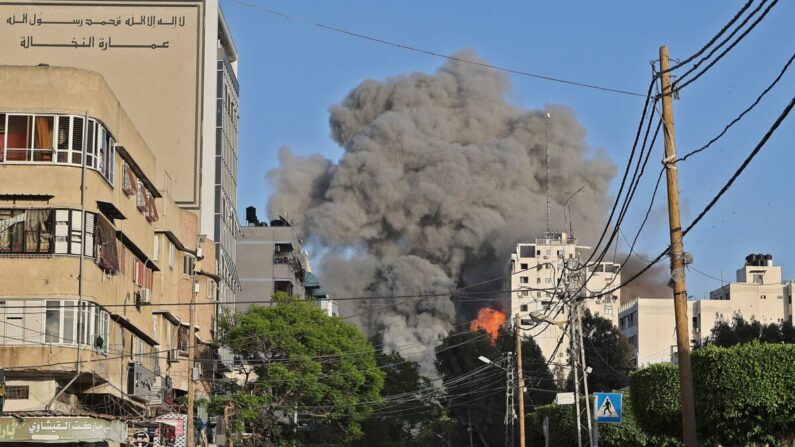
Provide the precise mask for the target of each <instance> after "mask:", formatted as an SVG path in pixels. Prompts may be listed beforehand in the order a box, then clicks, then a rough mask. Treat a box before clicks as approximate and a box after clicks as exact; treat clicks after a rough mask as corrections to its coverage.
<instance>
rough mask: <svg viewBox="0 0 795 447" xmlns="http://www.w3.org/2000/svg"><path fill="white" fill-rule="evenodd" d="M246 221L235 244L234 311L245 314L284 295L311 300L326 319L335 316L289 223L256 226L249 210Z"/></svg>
mask: <svg viewBox="0 0 795 447" xmlns="http://www.w3.org/2000/svg"><path fill="white" fill-rule="evenodd" d="M246 221H247V222H248V225H246V226H244V227H243V236H242V237H241V238H239V239H238V241H237V265H238V268H239V269H240V282H241V284H242V291H241V292H240V294H239V295H238V297H239V300H238V303H237V306H236V307H237V310H238V311H245V310H246V309H248V308H249V307H250V306H251V305H252V304H256V303H257V302H262V303H263V304H266V303H267V301H269V300H270V299H271V297H272V296H273V294H274V293H276V292H284V293H287V294H290V295H293V296H299V297H305V298H311V299H314V300H316V302H317V304H318V306H320V307H321V309H323V310H324V311H325V312H326V314H327V315H330V316H337V315H339V307H338V306H337V303H336V302H334V300H333V299H332V298H331V297H330V296H329V295H328V293H327V292H326V290H325V289H323V287H321V285H320V281H319V280H318V278H317V276H316V275H315V274H314V273H312V267H311V265H310V263H309V257H308V255H307V253H306V251H304V249H303V240H302V239H301V238H300V237H299V236H298V233H296V231H295V228H294V227H293V226H291V225H290V222H289V221H287V220H286V219H284V218H279V219H274V220H272V221H270V224H268V223H266V222H260V221H259V219H258V218H257V211H256V209H255V208H254V207H252V206H250V207H248V208H247V209H246Z"/></svg>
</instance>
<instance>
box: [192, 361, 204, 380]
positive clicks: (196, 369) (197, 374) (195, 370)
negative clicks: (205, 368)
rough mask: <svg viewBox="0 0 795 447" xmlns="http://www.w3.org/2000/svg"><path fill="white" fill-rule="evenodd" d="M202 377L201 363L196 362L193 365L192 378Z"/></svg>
mask: <svg viewBox="0 0 795 447" xmlns="http://www.w3.org/2000/svg"><path fill="white" fill-rule="evenodd" d="M201 377H202V364H201V363H196V364H195V366H194V367H193V380H199V379H201Z"/></svg>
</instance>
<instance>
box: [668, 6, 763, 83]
mask: <svg viewBox="0 0 795 447" xmlns="http://www.w3.org/2000/svg"><path fill="white" fill-rule="evenodd" d="M765 1H766V0H762V3H760V4H759V6H758V7H757V8H756V9H754V10H753V11H752V12H751V14H750V15H749V16H748V17H746V18H745V20H744V21H743V22H742V23H741V24H740V25H739V26H738V27H737V29H735V30H734V32H732V33H731V34H730V35H729V36H728V37H727V38H726V39H725V40H724V41H723V42H722V43H721V44H720V45H718V46H717V47H715V48H714V49H713V50H712V51H711V52H710V53H709V54H708V55H707V56H705V57H704V58H703V59H702V60H700V61H699V62H698V63H696V64H695V65H694V66H693V67H692V68H691V69H690V70H688V71H687V72H685V74H683V75H682V76H681V77H680V78H679V80H677V81H676V82H674V85H673V89H672V90H671V93H670V94H671V95H673V94H675V93H677V92H679V91H680V90H682V89H684V88H685V87H687V86H688V85H690V84H692V83H693V82H695V81H696V80H698V78H700V77H701V76H702V75H704V74H705V73H706V72H708V71H709V70H710V69H711V68H712V67H713V66H714V65H715V64H716V63H718V62H719V61H720V60H721V59H722V58H723V56H725V55H726V54H728V53H729V51H731V50H732V49H733V48H734V47H735V46H736V45H737V44H739V43H740V42H742V40H743V39H745V36H747V35H748V33H750V32H751V31H753V30H754V28H756V25H758V24H759V22H761V21H762V19H764V18H765V16H767V13H768V12H770V10H771V9H773V7H774V6H776V4H777V3H778V0H773V1H772V2H771V3H770V5H769V6H768V7H767V9H765V10H764V12H762V15H760V16H759V17H758V18H757V19H756V20H755V21H754V22H753V23H752V24H751V26H750V27H749V28H748V29H746V30H745V31H744V32H743V33H742V34H740V36H739V37H738V38H737V40H735V41H734V42H732V43H731V44H730V45H729V46H728V47H727V48H726V49H725V50H723V51H722V52H721V53H720V54H718V56H717V57H715V59H714V60H712V62H710V63H709V64H707V66H706V67H704V68H703V69H702V70H701V71H700V72H698V73H696V74H695V75H694V76H693V77H692V78H691V79H688V80H687V81H684V79H685V77H686V76H687V75H689V74H690V73H692V72H693V71H694V70H695V69H697V68H698V66H699V65H700V64H701V63H702V62H704V61H706V60H707V59H709V58H710V57H712V55H713V54H714V53H715V51H717V50H718V49H720V47H721V46H722V45H723V44H724V43H726V42H727V41H728V40H729V39H731V37H732V36H733V35H734V34H735V33H736V32H737V31H739V30H740V29H741V28H742V27H743V26H744V25H745V23H746V22H748V20H750V19H751V17H753V16H754V14H756V12H757V11H759V9H760V8H761V7H762V6H764V4H765ZM682 81H684V83H683V84H682ZM680 84H681V85H680Z"/></svg>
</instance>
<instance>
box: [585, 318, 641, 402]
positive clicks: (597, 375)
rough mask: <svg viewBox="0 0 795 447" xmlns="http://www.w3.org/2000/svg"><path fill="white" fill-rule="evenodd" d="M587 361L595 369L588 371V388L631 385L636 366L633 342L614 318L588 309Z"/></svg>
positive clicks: (613, 387)
mask: <svg viewBox="0 0 795 447" xmlns="http://www.w3.org/2000/svg"><path fill="white" fill-rule="evenodd" d="M582 333H583V345H584V346H585V362H586V364H587V365H588V366H590V367H591V368H592V369H593V371H591V373H590V374H588V391H590V392H598V391H612V390H619V389H621V388H624V387H626V386H627V385H629V373H630V372H631V371H632V370H633V369H634V368H635V361H634V353H633V350H632V345H630V343H629V340H628V339H627V337H625V336H624V335H623V334H622V333H621V331H620V330H618V328H616V327H615V326H613V323H612V322H611V321H610V320H607V319H605V318H602V317H600V316H598V315H592V314H591V312H590V311H589V310H587V309H586V310H585V314H584V315H583V318H582Z"/></svg>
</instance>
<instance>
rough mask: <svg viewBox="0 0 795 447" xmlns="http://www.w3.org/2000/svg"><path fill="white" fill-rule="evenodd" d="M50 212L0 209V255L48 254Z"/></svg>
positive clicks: (50, 229) (50, 236)
mask: <svg viewBox="0 0 795 447" xmlns="http://www.w3.org/2000/svg"><path fill="white" fill-rule="evenodd" d="M52 232H53V222H52V210H47V209H36V210H33V209H0V253H20V254H21V253H50V252H51V249H52Z"/></svg>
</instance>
